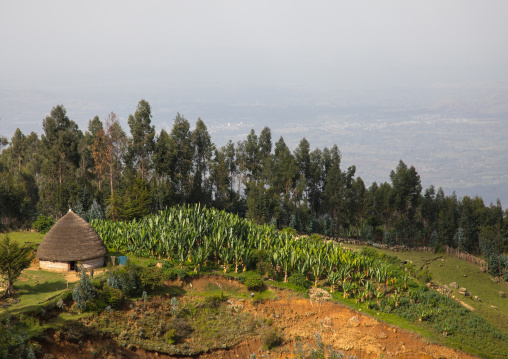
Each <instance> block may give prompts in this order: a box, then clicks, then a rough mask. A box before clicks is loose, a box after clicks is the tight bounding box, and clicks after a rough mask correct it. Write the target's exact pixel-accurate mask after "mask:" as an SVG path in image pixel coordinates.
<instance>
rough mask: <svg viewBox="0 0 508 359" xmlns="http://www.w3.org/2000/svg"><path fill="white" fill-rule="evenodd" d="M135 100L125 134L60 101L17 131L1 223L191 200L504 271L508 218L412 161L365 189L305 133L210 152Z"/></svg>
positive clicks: (121, 216) (184, 123)
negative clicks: (474, 258)
mask: <svg viewBox="0 0 508 359" xmlns="http://www.w3.org/2000/svg"><path fill="white" fill-rule="evenodd" d="M151 111H152V109H151V106H150V104H149V103H148V102H147V101H145V100H141V101H139V103H138V106H137V108H136V111H135V112H134V114H133V115H130V116H129V119H128V127H129V128H128V133H127V132H126V131H125V130H124V129H123V128H122V127H121V125H120V122H119V119H118V117H117V116H116V115H115V114H114V113H111V114H109V115H108V116H107V117H106V118H105V119H104V120H103V121H101V119H100V118H99V117H98V116H95V117H94V118H93V119H91V120H90V122H89V125H88V128H87V130H81V129H79V128H78V126H77V124H76V123H75V122H74V121H72V120H71V119H70V118H69V116H68V115H67V112H66V110H65V108H64V106H62V105H59V106H56V107H54V108H53V109H52V110H51V112H50V114H49V115H48V116H47V117H46V118H45V119H44V120H43V132H44V133H43V134H42V135H41V136H40V137H39V135H38V134H36V133H31V134H29V135H25V134H23V133H22V132H21V131H19V129H18V130H17V131H16V132H15V134H14V136H13V137H12V139H11V140H10V141H9V144H8V146H6V147H5V148H4V147H2V148H3V150H2V152H1V155H0V223H1V225H2V226H3V227H6V228H19V227H25V228H26V227H29V226H30V225H31V223H32V222H33V221H34V219H35V217H36V216H37V215H44V216H46V217H53V218H57V217H59V216H61V215H62V214H63V213H65V212H66V211H67V209H68V206H69V205H71V206H72V207H73V208H75V210H76V213H81V214H83V216H85V217H87V218H89V219H91V218H100V217H101V216H103V215H104V214H103V213H101V208H103V209H105V215H106V216H107V217H108V218H110V219H114V220H131V219H134V218H142V217H143V216H145V215H147V214H150V213H156V212H157V211H159V210H162V209H164V208H166V207H169V206H173V205H183V204H195V203H201V204H202V205H206V206H209V207H215V208H218V209H221V210H222V209H223V210H226V211H228V212H232V213H236V214H239V215H240V216H241V217H247V218H250V219H252V220H254V221H255V222H257V223H271V224H273V225H275V226H276V227H277V228H279V229H281V228H284V227H288V226H289V227H292V228H294V229H296V230H297V231H298V232H299V233H309V234H313V233H319V234H323V235H326V236H329V237H337V236H342V237H345V236H349V237H356V238H357V239H362V240H364V241H366V242H368V241H378V242H379V241H382V242H384V243H387V244H393V243H398V244H407V245H409V246H417V245H426V246H432V247H434V248H436V249H438V248H439V247H441V246H443V245H448V246H451V247H454V248H459V249H460V250H462V251H466V252H469V253H476V254H481V255H483V256H484V257H485V259H486V260H487V261H488V262H489V270H490V271H491V272H492V274H495V275H500V276H506V268H507V266H508V257H507V256H506V255H505V254H504V253H506V247H507V243H508V216H507V215H506V210H504V211H503V208H502V206H501V203H499V202H498V203H496V204H490V205H486V204H485V203H484V202H483V200H482V199H481V198H480V197H469V196H464V197H463V198H457V197H456V196H455V195H453V194H452V195H451V196H446V195H445V194H444V192H443V190H442V189H438V188H435V187H434V186H430V187H429V188H427V189H423V188H422V185H421V179H420V175H419V174H418V172H417V171H416V169H415V168H414V167H413V166H408V165H406V164H405V163H404V162H403V161H400V162H399V164H398V165H397V167H396V168H395V169H394V170H393V171H392V172H391V173H390V175H389V178H390V181H389V182H385V183H379V184H378V183H372V184H370V186H369V185H368V184H365V183H364V182H363V180H362V179H361V178H360V177H357V176H356V175H355V173H356V167H355V166H350V167H349V168H347V169H344V168H342V167H341V160H342V158H341V153H340V150H339V148H338V147H337V146H336V145H335V146H333V147H331V148H326V147H325V148H322V149H320V148H316V149H314V150H312V149H311V145H310V143H309V142H308V141H307V140H306V139H305V138H303V139H302V140H301V141H300V143H299V145H298V146H297V147H296V148H295V149H294V150H293V151H290V149H289V148H288V146H287V145H286V143H285V142H284V139H283V138H282V137H281V138H279V139H278V140H277V141H273V140H272V136H271V131H270V129H269V128H268V127H265V128H264V129H263V130H262V131H261V132H260V133H259V134H256V133H255V131H254V130H252V131H251V132H250V133H249V134H248V135H247V137H246V138H245V139H244V140H242V141H239V142H238V143H233V142H232V141H230V142H228V143H227V144H226V145H225V146H222V147H220V148H219V147H218V146H215V145H214V143H213V142H212V139H211V136H210V134H209V133H208V130H207V127H206V125H205V123H204V122H203V121H202V120H201V119H197V121H196V124H195V127H194V128H193V129H191V126H190V123H189V121H188V120H187V119H186V118H185V117H184V116H182V115H181V114H177V115H176V117H175V118H174V121H173V127H172V129H171V131H170V132H169V133H168V132H166V131H165V130H164V129H162V130H160V132H157V131H156V129H155V127H154V126H153V125H152V124H151V117H152V115H151V113H152V112H151Z"/></svg>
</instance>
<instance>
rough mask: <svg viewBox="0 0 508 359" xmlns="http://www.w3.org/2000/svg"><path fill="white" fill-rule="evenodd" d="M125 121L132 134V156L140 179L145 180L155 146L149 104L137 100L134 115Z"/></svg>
mask: <svg viewBox="0 0 508 359" xmlns="http://www.w3.org/2000/svg"><path fill="white" fill-rule="evenodd" d="M127 122H128V124H129V128H130V131H131V136H132V145H131V148H130V151H131V154H132V158H133V159H134V161H135V163H136V165H137V167H138V171H139V173H140V174H141V179H142V180H146V179H147V177H148V170H149V168H150V159H151V155H152V152H153V150H154V147H155V127H154V126H152V125H151V122H152V110H151V108H150V104H149V103H148V102H147V101H145V100H141V101H139V103H138V107H137V109H136V112H135V113H134V116H133V115H129V119H128V121H127Z"/></svg>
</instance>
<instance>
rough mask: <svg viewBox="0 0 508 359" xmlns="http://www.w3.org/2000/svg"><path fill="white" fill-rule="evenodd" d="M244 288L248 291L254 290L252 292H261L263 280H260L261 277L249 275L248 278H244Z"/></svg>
mask: <svg viewBox="0 0 508 359" xmlns="http://www.w3.org/2000/svg"><path fill="white" fill-rule="evenodd" d="M244 284H245V286H246V287H247V289H248V290H254V291H261V290H262V289H263V287H264V285H265V284H264V283H263V280H262V279H261V276H260V275H258V274H251V275H248V276H245V282H244Z"/></svg>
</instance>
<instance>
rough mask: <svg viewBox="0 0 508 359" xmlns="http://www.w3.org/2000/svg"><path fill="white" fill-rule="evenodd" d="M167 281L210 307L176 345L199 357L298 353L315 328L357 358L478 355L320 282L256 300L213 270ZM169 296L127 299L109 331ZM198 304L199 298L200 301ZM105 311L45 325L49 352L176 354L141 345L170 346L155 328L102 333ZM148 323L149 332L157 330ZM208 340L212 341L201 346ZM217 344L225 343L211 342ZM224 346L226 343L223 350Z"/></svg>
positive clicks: (151, 312)
mask: <svg viewBox="0 0 508 359" xmlns="http://www.w3.org/2000/svg"><path fill="white" fill-rule="evenodd" d="M167 285H168V287H170V288H171V287H172V286H176V287H178V288H180V289H181V290H182V295H181V296H180V297H179V302H180V303H182V304H181V305H182V309H180V310H185V309H187V310H189V311H190V310H191V308H193V307H197V308H200V309H198V310H200V311H201V312H206V313H207V314H206V316H207V318H208V319H207V322H205V323H203V322H200V321H201V320H202V318H201V316H202V314H197V313H195V314H192V315H191V316H190V317H191V319H189V320H188V321H189V323H192V324H193V326H194V325H196V323H198V322H200V323H202V325H204V327H203V328H201V329H200V327H199V326H197V325H196V329H195V332H194V333H193V334H192V335H191V336H190V337H189V338H186V339H185V340H184V341H183V342H182V343H180V344H177V345H175V346H174V347H178V349H180V350H183V351H184V352H185V351H187V352H188V353H192V354H193V355H192V357H194V358H196V357H199V358H203V359H208V358H224V359H226V358H231V359H233V358H238V357H240V358H248V357H249V356H250V355H251V354H253V353H255V354H256V355H257V356H258V357H262V356H263V355H269V356H270V357H271V358H294V357H295V356H294V354H293V353H294V350H295V343H297V342H300V343H301V344H302V346H303V349H304V351H308V350H309V348H310V347H312V348H314V349H317V346H316V341H315V336H316V334H319V336H320V337H321V339H322V342H323V344H324V345H325V346H331V347H332V348H333V349H334V350H335V351H337V352H339V351H342V352H343V353H344V354H345V355H346V357H347V358H349V357H350V356H353V355H356V356H357V357H358V358H379V357H383V356H384V357H389V358H392V357H398V358H416V357H418V358H474V356H472V355H469V354H466V353H463V352H460V351H456V350H453V349H449V348H446V347H443V346H441V345H437V344H433V343H430V342H428V341H426V340H424V339H423V338H422V337H421V336H420V335H416V334H413V333H410V332H408V331H406V330H403V329H400V328H397V327H395V326H390V325H387V324H385V323H383V322H380V321H379V320H377V319H376V318H375V317H372V316H368V315H365V314H362V313H361V312H356V311H354V310H351V309H348V308H347V307H345V306H343V305H340V304H338V303H334V302H332V301H330V295H329V293H328V292H325V291H322V290H319V289H318V290H315V291H311V295H310V297H309V298H305V297H304V296H302V295H298V294H295V293H294V292H292V291H289V290H281V289H276V288H270V289H268V290H267V292H268V293H265V296H267V297H269V299H258V298H255V299H253V298H250V297H249V292H248V291H247V289H246V288H245V286H244V285H242V284H240V283H238V282H237V281H234V280H230V279H225V278H223V277H220V276H207V277H204V278H200V279H195V280H192V281H189V282H186V283H182V282H180V281H175V282H168V283H167ZM218 294H220V295H223V296H224V299H223V300H221V301H220V303H218V304H217V305H216V306H215V307H214V306H210V305H209V303H210V302H211V301H210V300H208V301H207V300H206V298H217V296H218ZM168 301H169V299H168V298H167V297H161V296H156V297H153V298H150V300H148V301H147V303H146V304H145V303H144V304H139V306H140V307H141V308H142V309H141V310H138V309H137V306H136V305H135V306H134V308H130V307H129V306H124V309H123V310H122V311H121V312H120V313H116V314H114V317H115V321H116V324H112V322H113V321H111V322H110V323H111V324H110V326H109V327H108V329H106V330H105V332H111V331H113V332H114V331H115V330H116V328H117V327H121V326H122V324H121V322H122V321H124V319H122V318H138V320H137V322H138V323H139V322H141V320H139V319H140V318H151V317H156V316H159V315H160V316H165V315H167V313H166V312H165V308H166V306H167V305H168ZM197 303H200V304H201V307H200V306H199V305H198V304H197ZM207 303H208V304H207ZM104 317H108V315H106V314H103V315H101V316H97V317H93V318H88V319H84V320H83V324H84V327H85V328H86V329H84V330H83V333H82V334H76V332H74V333H73V335H74V336H72V335H71V334H69V332H66V331H64V330H61V331H53V330H50V331H47V332H46V336H45V337H44V341H43V344H42V346H43V349H44V352H45V353H50V354H52V355H54V356H55V357H57V358H75V357H76V353H79V357H80V358H92V357H97V356H98V357H108V358H122V357H128V358H173V357H175V356H170V355H165V354H163V353H159V354H156V353H154V352H151V351H149V350H146V349H142V348H143V347H145V348H147V347H150V345H152V346H153V345H159V346H161V347H164V346H163V345H162V344H160V343H159V344H157V339H156V338H154V337H150V336H149V335H147V339H138V341H137V342H136V341H135V340H134V341H131V344H129V345H127V347H128V348H130V349H126V348H125V347H123V346H122V343H123V341H122V340H120V341H119V342H120V344H119V343H118V342H117V341H115V340H114V339H113V338H114V336H112V337H113V338H112V337H108V336H104V335H102V334H100V330H97V331H95V330H94V329H95V328H97V327H100V325H101V324H100V323H101V322H102V321H104V320H105V319H104ZM237 317H241V318H242V319H243V320H242V322H241V323H240V322H237V321H236V318H237ZM192 318H195V320H194V319H192ZM210 318H212V319H210ZM127 321H128V320H127ZM222 321H224V322H223V324H230V323H235V324H236V325H237V327H236V328H228V327H224V328H220V326H221V322H222ZM140 328H141V325H139V326H138V325H136V331H139V330H140ZM272 328H279V333H280V335H281V337H282V338H283V342H282V344H281V345H280V346H277V347H275V348H273V349H272V350H266V349H263V348H262V347H263V342H264V341H266V339H264V338H265V337H266V333H269V332H270V330H272ZM122 330H125V329H122ZM146 330H147V332H148V331H149V330H151V329H146ZM232 330H233V333H231V331H232ZM216 331H220V334H217V335H216V336H215V335H213V334H212V333H214V332H216ZM124 333H125V332H124ZM80 335H81V336H80ZM198 335H199V337H197V336H198ZM150 341H151V343H150ZM79 343H81V345H80V344H79ZM153 343H156V344H153ZM204 345H206V346H209V347H205V348H203V346H204ZM214 346H215V347H216V348H219V349H210V347H214ZM168 347H169V348H171V347H172V346H168ZM222 347H225V348H227V349H221V348H222ZM178 349H174V350H175V351H176V350H178ZM200 350H201V352H200ZM94 353H95V354H94ZM178 357H179V358H182V356H178ZM183 357H185V355H184V356H183Z"/></svg>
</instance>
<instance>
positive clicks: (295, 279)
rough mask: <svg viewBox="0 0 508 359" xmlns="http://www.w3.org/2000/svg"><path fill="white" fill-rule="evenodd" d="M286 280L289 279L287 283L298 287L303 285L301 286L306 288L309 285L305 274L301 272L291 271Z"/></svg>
mask: <svg viewBox="0 0 508 359" xmlns="http://www.w3.org/2000/svg"><path fill="white" fill-rule="evenodd" d="M288 280H289V283H293V284H296V285H299V286H300V287H303V288H307V287H308V286H309V282H308V281H307V279H306V278H305V275H303V274H302V273H298V272H296V273H293V275H291V276H290V277H289V279H288Z"/></svg>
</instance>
